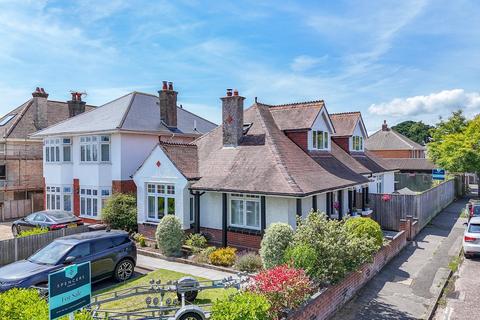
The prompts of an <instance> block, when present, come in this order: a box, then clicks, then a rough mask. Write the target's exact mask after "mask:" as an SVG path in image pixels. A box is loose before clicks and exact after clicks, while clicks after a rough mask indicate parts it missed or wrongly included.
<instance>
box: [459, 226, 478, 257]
mask: <svg viewBox="0 0 480 320" xmlns="http://www.w3.org/2000/svg"><path fill="white" fill-rule="evenodd" d="M463 254H464V255H465V257H466V258H469V257H471V256H473V255H476V254H480V217H472V218H471V219H470V221H469V222H468V224H467V228H466V229H465V233H464V234H463Z"/></svg>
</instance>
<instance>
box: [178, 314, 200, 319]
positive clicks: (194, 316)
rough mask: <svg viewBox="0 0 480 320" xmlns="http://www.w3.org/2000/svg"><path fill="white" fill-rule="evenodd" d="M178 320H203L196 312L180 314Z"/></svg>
mask: <svg viewBox="0 0 480 320" xmlns="http://www.w3.org/2000/svg"><path fill="white" fill-rule="evenodd" d="M178 320H203V318H202V317H201V316H200V315H199V314H198V313H196V312H188V313H185V314H182V315H181V316H180V318H178Z"/></svg>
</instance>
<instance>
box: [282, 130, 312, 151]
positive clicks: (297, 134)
mask: <svg viewBox="0 0 480 320" xmlns="http://www.w3.org/2000/svg"><path fill="white" fill-rule="evenodd" d="M286 135H287V137H289V138H290V140H292V141H293V142H295V144H296V145H297V146H299V147H300V148H302V149H303V150H305V151H308V131H292V132H286Z"/></svg>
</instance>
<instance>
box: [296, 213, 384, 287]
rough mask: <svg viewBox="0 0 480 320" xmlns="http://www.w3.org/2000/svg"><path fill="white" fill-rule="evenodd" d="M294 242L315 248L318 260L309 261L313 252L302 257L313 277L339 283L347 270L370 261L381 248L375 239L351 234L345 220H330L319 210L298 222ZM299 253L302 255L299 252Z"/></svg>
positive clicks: (320, 280) (324, 281)
mask: <svg viewBox="0 0 480 320" xmlns="http://www.w3.org/2000/svg"><path fill="white" fill-rule="evenodd" d="M293 243H294V245H293V246H294V247H298V246H307V247H309V248H311V249H313V250H314V251H315V254H316V255H315V256H314V257H315V260H316V262H315V264H312V263H311V262H310V259H311V258H312V256H311V255H310V256H308V257H303V258H304V259H305V261H307V262H308V263H307V262H305V263H307V265H306V266H305V267H306V268H307V269H308V272H309V275H310V276H311V277H312V278H313V279H314V280H316V281H318V282H320V283H323V284H330V283H336V282H338V281H339V280H341V279H342V278H343V277H344V276H345V275H346V274H347V273H348V272H350V271H353V270H355V269H356V268H358V267H359V266H360V265H362V264H364V263H366V262H370V261H371V260H372V256H373V254H374V253H375V252H376V251H377V249H378V246H377V245H376V244H375V243H374V240H373V239H370V238H367V237H363V238H358V237H355V236H352V234H350V233H349V232H348V231H347V229H346V228H344V223H343V221H338V220H328V219H327V217H326V215H325V214H323V213H322V214H320V213H318V212H311V213H310V214H309V215H308V216H307V218H306V219H305V220H302V221H300V222H299V225H298V228H297V231H296V232H295V236H294V241H293ZM297 250H298V251H299V250H301V249H299V248H297ZM309 250H310V249H309ZM310 251H311V250H310ZM297 255H299V256H301V254H300V253H298V252H297ZM307 258H308V259H307ZM294 265H295V262H294Z"/></svg>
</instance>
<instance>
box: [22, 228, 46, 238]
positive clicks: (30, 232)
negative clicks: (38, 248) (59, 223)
mask: <svg viewBox="0 0 480 320" xmlns="http://www.w3.org/2000/svg"><path fill="white" fill-rule="evenodd" d="M47 232H48V228H40V227H35V228H33V229H30V230H25V231H22V232H20V234H19V235H18V236H17V238H23V237H28V236H34V235H36V234H44V233H47Z"/></svg>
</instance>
